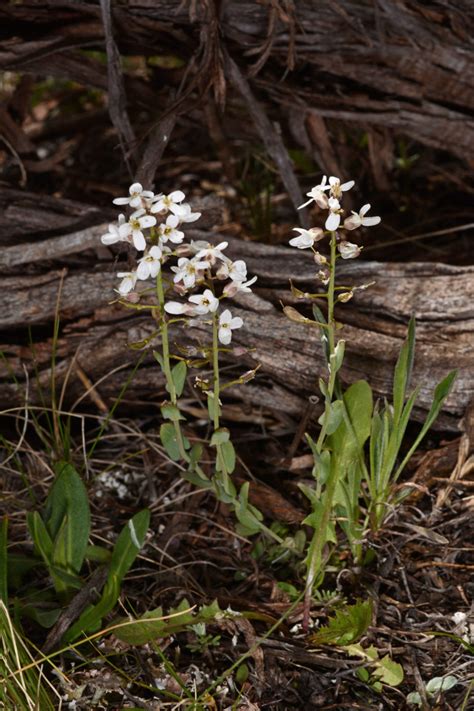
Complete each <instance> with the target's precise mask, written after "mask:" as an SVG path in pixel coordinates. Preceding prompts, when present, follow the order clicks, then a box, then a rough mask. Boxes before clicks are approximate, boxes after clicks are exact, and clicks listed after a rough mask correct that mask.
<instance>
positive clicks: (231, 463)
mask: <svg viewBox="0 0 474 711" xmlns="http://www.w3.org/2000/svg"><path fill="white" fill-rule="evenodd" d="M219 451H220V453H221V456H222V458H223V460H224V466H225V468H226V471H227V473H228V474H232V472H233V471H234V469H235V462H236V458H235V449H234V445H233V444H232V442H231V441H230V440H229V441H228V442H224V443H223V444H220V445H219Z"/></svg>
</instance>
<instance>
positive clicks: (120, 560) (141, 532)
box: [109, 509, 150, 583]
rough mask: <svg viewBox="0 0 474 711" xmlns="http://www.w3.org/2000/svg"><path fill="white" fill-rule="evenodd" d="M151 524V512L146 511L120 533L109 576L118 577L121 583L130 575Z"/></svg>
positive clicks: (132, 519)
mask: <svg viewBox="0 0 474 711" xmlns="http://www.w3.org/2000/svg"><path fill="white" fill-rule="evenodd" d="M149 524H150V512H149V511H148V509H144V510H143V511H139V512H138V513H137V514H135V516H133V518H131V519H130V520H129V521H128V523H127V524H126V525H125V526H124V527H123V529H122V531H121V532H120V535H119V537H118V538H117V541H116V543H115V546H114V549H113V551H112V558H111V560H110V567H109V575H115V576H117V579H118V581H119V583H121V582H122V579H123V578H124V576H125V575H126V574H127V573H128V570H129V568H130V566H131V565H132V563H133V561H134V560H135V558H136V557H137V555H138V552H139V551H140V548H141V547H142V546H143V543H144V541H145V536H146V532H147V530H148V526H149Z"/></svg>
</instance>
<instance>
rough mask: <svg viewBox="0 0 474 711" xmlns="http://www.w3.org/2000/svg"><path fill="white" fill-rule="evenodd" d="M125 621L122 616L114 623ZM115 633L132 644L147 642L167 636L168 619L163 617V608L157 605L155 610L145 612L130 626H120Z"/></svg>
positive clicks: (123, 640)
mask: <svg viewBox="0 0 474 711" xmlns="http://www.w3.org/2000/svg"><path fill="white" fill-rule="evenodd" d="M160 618H161V619H160ZM125 621H126V620H125V619H123V618H120V619H118V620H115V622H114V624H116V623H118V624H120V623H121V622H125ZM114 635H115V637H117V639H120V640H122V642H126V643H127V644H131V645H142V644H147V643H148V642H152V641H153V640H155V639H158V638H161V637H166V620H164V619H163V609H162V608H161V607H157V608H156V609H154V610H150V611H149V612H145V614H144V615H142V616H141V617H139V618H138V620H135V621H134V622H133V624H130V626H127V627H119V628H118V629H116V630H114Z"/></svg>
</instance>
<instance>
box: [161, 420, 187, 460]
mask: <svg viewBox="0 0 474 711" xmlns="http://www.w3.org/2000/svg"><path fill="white" fill-rule="evenodd" d="M160 439H161V444H162V445H163V447H164V449H165V451H166V454H167V455H168V457H169V458H170V459H172V460H173V462H178V461H179V460H180V459H181V454H180V451H179V445H178V439H177V435H176V430H175V427H174V425H173V424H172V423H171V422H164V423H163V424H162V425H161V427H160ZM183 443H184V447H185V449H188V448H189V447H190V446H191V445H190V443H189V440H188V439H187V438H186V437H184V436H183Z"/></svg>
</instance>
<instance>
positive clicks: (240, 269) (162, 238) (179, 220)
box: [101, 183, 257, 345]
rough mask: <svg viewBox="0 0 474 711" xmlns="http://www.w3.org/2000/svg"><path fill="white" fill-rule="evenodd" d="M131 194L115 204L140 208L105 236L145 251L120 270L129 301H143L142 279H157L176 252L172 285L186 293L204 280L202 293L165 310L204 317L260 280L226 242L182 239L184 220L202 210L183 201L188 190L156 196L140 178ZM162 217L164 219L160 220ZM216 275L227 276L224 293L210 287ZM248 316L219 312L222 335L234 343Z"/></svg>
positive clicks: (226, 341)
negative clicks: (134, 265) (249, 274)
mask: <svg viewBox="0 0 474 711" xmlns="http://www.w3.org/2000/svg"><path fill="white" fill-rule="evenodd" d="M129 193H130V194H129V197H120V198H116V199H115V200H114V201H113V202H114V203H115V204H116V205H128V206H129V207H131V208H135V209H134V211H133V212H132V213H131V215H130V216H129V217H128V219H127V218H126V217H125V216H124V215H119V218H118V223H117V224H112V225H109V231H108V232H107V233H106V234H104V235H102V237H101V240H102V243H103V244H105V245H110V244H114V243H116V242H128V243H129V244H131V245H133V246H134V247H135V249H137V250H138V251H140V252H144V254H143V256H142V257H141V258H140V259H139V260H138V264H137V268H136V269H135V270H134V271H131V272H119V273H118V274H117V276H118V277H119V278H120V279H121V282H120V285H119V287H118V290H117V291H118V293H119V294H120V295H121V296H122V297H125V298H127V299H128V300H130V301H134V300H138V298H139V297H138V295H137V294H135V293H134V289H135V286H136V284H137V281H138V280H141V281H145V280H147V279H150V278H151V279H156V277H157V276H158V274H159V273H160V270H161V267H162V265H163V264H164V262H166V261H167V260H168V259H170V258H171V257H177V264H176V266H172V267H171V271H172V272H174V276H173V287H174V290H175V292H176V293H177V294H179V295H181V296H184V295H186V294H187V293H188V292H189V291H190V290H191V289H194V288H195V287H196V286H199V285H203V286H205V287H208V288H204V290H203V292H202V293H196V294H191V295H190V296H189V297H188V300H187V301H186V302H180V301H168V302H167V303H166V304H165V311H166V312H167V313H168V314H171V315H177V316H191V317H193V318H194V317H196V318H201V317H205V316H206V315H209V314H214V313H216V312H217V311H218V309H219V306H220V300H221V299H222V298H223V297H232V296H234V295H235V294H236V293H237V292H250V291H251V289H250V287H251V285H252V284H253V283H254V282H255V281H256V280H257V277H253V278H252V279H248V278H247V265H246V264H245V262H244V261H243V260H241V259H239V260H237V261H235V262H233V261H232V260H231V259H229V258H228V257H227V256H226V255H225V254H224V250H225V249H226V247H227V246H228V243H227V242H221V243H220V244H218V245H216V246H214V245H212V244H209V243H207V242H201V241H196V242H193V241H191V242H190V243H189V244H183V242H184V238H185V235H184V232H183V231H182V230H181V229H180V227H182V226H183V224H185V223H189V222H194V221H195V220H197V219H199V217H200V216H201V213H199V212H193V211H192V209H191V206H190V205H188V204H186V203H184V202H183V200H184V199H185V194H184V193H183V192H182V191H181V190H175V191H173V192H172V193H170V194H169V195H162V194H160V195H154V193H152V192H151V191H150V190H143V187H142V186H141V185H140V183H133V185H131V186H130V189H129ZM160 218H161V220H162V222H161V223H160V224H158V220H159V219H160ZM214 280H218V281H222V280H228V282H227V284H226V285H225V286H224V288H223V290H222V295H221V296H220V297H218V296H216V295H215V293H214V290H213V289H211V288H209V287H211V286H212V283H213V281H214ZM242 325H243V321H242V319H241V318H240V317H233V316H232V314H231V312H230V311H229V309H225V310H224V311H222V313H221V314H220V315H219V331H218V334H219V340H220V342H221V343H222V344H224V345H229V343H230V342H231V340H232V331H233V330H235V329H237V328H240V327H241V326H242Z"/></svg>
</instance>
